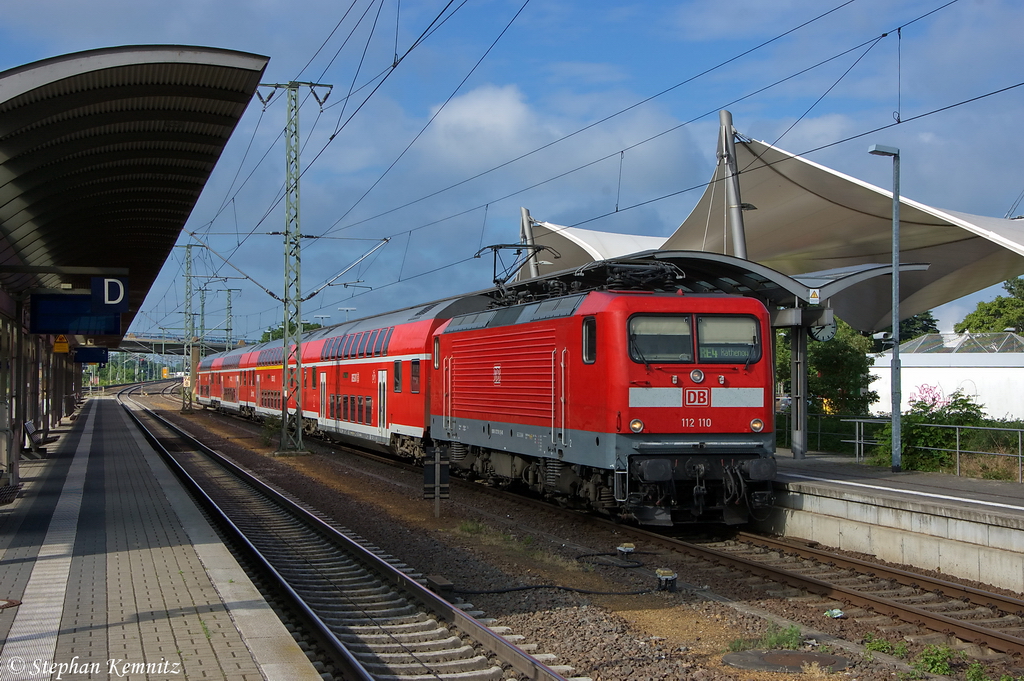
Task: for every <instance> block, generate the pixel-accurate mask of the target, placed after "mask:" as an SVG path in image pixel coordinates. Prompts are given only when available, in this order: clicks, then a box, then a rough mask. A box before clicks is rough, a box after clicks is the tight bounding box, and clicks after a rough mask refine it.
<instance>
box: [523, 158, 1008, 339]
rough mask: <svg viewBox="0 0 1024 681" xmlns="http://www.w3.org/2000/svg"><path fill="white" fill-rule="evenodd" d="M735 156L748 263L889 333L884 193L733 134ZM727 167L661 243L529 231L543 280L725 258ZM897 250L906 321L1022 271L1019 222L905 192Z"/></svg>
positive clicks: (888, 207)
mask: <svg viewBox="0 0 1024 681" xmlns="http://www.w3.org/2000/svg"><path fill="white" fill-rule="evenodd" d="M736 156H737V167H738V168H739V172H740V174H739V180H740V195H741V201H742V203H743V204H747V207H748V209H747V210H745V211H744V213H743V216H744V224H745V231H746V242H747V243H746V249H747V258H748V259H749V260H750V261H751V262H752V263H757V264H759V265H761V266H764V267H765V268H768V269H770V270H771V271H775V272H778V273H780V274H783V275H786V276H787V277H789V278H792V279H794V280H797V281H799V282H801V283H802V284H804V285H806V286H807V287H808V288H809V289H817V288H820V290H821V291H822V299H821V303H822V304H827V305H828V306H830V307H832V308H833V310H834V311H835V314H836V315H837V316H838V317H840V318H841V319H843V320H844V321H846V322H847V323H849V324H850V325H851V326H853V327H854V328H856V329H858V330H860V331H865V332H873V331H878V330H880V329H885V328H888V327H889V326H890V325H891V316H892V280H891V278H890V276H888V275H886V276H877V273H878V272H879V271H882V270H884V269H885V267H886V265H887V264H891V257H892V255H891V254H892V250H891V249H892V193H891V192H890V191H888V190H885V189H882V188H880V187H876V186H874V185H871V184H868V183H866V182H862V181H860V180H857V179H856V178H853V177H850V176H848V175H844V174H842V173H839V172H837V171H835V170H832V169H830V168H826V167H825V166H822V165H819V164H817V163H814V162H812V161H809V160H807V159H805V158H802V157H800V156H796V155H793V154H790V153H788V152H786V151H783V150H782V149H779V148H777V147H774V146H772V145H770V144H766V143H764V142H758V141H754V140H747V139H741V140H739V141H737V142H736ZM726 172H727V171H726V167H725V165H724V164H720V165H719V166H718V168H717V169H716V171H715V174H714V176H713V177H712V181H711V182H710V183H709V184H708V187H707V189H706V190H705V192H704V195H703V196H702V197H701V199H700V201H698V203H697V206H696V207H695V208H694V209H693V211H692V212H691V213H690V215H689V216H688V217H687V218H686V220H684V221H683V223H682V224H681V225H680V226H679V228H678V229H677V230H676V231H675V233H674V234H672V235H671V236H669V237H668V238H658V237H642V236H629V235H620V234H615V235H611V234H608V233H602V232H594V231H592V230H585V229H578V228H573V227H564V226H560V225H555V224H552V223H543V222H542V223H539V224H535V226H534V236H535V241H536V243H538V244H543V245H546V246H550V247H552V248H554V249H555V250H556V251H558V252H559V253H560V254H561V255H562V257H561V258H560V259H558V260H552V259H551V258H550V257H549V256H548V255H547V254H542V256H541V257H542V258H543V259H544V260H545V261H548V264H542V265H541V270H540V271H541V274H542V275H543V274H545V273H547V272H551V271H555V270H561V269H566V268H573V267H580V266H582V265H583V264H585V263H587V262H591V261H593V260H598V259H601V258H605V259H608V258H623V257H628V256H630V255H632V254H640V253H641V252H643V251H647V250H648V249H650V248H652V247H653V248H656V249H658V250H662V251H671V252H683V253H686V252H690V253H719V254H728V253H729V252H730V251H732V249H731V248H730V247H729V227H728V223H727V212H728V210H727V206H726V191H725V186H724V179H725V177H726ZM652 244H654V245H653V246H652ZM900 244H901V245H900V261H901V263H904V264H912V265H911V266H910V267H906V268H902V267H901V274H900V313H901V317H902V318H904V319H905V318H908V317H911V316H913V315H915V314H918V313H921V312H925V311H927V310H931V309H933V308H935V307H938V306H939V305H942V304H944V303H948V302H950V301H953V300H956V299H957V298H961V297H963V296H965V295H968V294H970V293H974V292H975V291H979V290H981V289H984V288H987V287H989V286H992V285H994V284H998V283H1000V282H1002V281H1005V280H1006V279H1012V278H1013V277H1016V276H1018V275H1020V274H1022V273H1024V221H1022V220H1008V219H1001V218H991V217H982V216H977V215H969V214H966V213H961V212H958V211H952V210H944V209H939V208H933V207H931V206H926V205H924V204H921V203H918V202H916V201H913V200H911V199H908V198H905V197H902V196H901V197H900ZM925 265H927V267H925ZM872 270H873V271H874V272H875V273H876V275H874V276H871V275H870V272H871V271H872ZM887 272H891V267H889V269H888V270H887ZM842 280H845V283H844V284H841V285H840V283H839V282H840V281H842ZM830 287H831V288H830Z"/></svg>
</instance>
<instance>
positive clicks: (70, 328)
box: [29, 293, 121, 336]
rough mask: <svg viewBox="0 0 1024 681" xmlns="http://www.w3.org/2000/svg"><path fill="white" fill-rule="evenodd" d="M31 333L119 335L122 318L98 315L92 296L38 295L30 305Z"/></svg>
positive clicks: (118, 314) (32, 299) (117, 314)
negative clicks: (94, 309) (94, 311)
mask: <svg viewBox="0 0 1024 681" xmlns="http://www.w3.org/2000/svg"><path fill="white" fill-rule="evenodd" d="M29 310H30V319H29V333H40V334H58V333H62V334H67V335H91V336H100V335H108V336H115V335H118V334H120V333H121V315H120V313H117V312H114V313H111V314H94V313H93V311H92V310H93V307H92V296H87V295H86V296H80V295H62V294H58V293H54V294H49V293H35V294H32V296H31V301H30V304H29Z"/></svg>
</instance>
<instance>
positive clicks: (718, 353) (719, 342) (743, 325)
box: [697, 315, 761, 364]
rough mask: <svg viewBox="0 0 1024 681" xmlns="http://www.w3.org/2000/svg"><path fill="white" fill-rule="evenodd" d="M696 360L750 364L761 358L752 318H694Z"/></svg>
mask: <svg viewBox="0 0 1024 681" xmlns="http://www.w3.org/2000/svg"><path fill="white" fill-rule="evenodd" d="M697 347H698V348H699V352H698V357H699V358H700V361H702V362H719V363H729V364H740V363H742V364H750V363H751V362H756V361H757V360H759V359H760V358H761V344H760V342H759V341H758V337H757V320H756V319H754V318H753V317H727V316H725V315H708V316H704V317H697Z"/></svg>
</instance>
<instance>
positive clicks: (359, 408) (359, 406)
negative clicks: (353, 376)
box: [355, 395, 363, 423]
mask: <svg viewBox="0 0 1024 681" xmlns="http://www.w3.org/2000/svg"><path fill="white" fill-rule="evenodd" d="M355 399H356V423H362V422H363V397H362V395H360V396H359V397H357V398H355Z"/></svg>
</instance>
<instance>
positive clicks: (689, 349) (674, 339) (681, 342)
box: [627, 315, 693, 363]
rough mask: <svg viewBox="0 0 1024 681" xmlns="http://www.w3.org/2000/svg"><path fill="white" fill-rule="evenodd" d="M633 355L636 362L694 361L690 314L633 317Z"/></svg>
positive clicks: (631, 335) (630, 346)
mask: <svg viewBox="0 0 1024 681" xmlns="http://www.w3.org/2000/svg"><path fill="white" fill-rule="evenodd" d="M627 340H628V342H629V356H630V358H632V360H633V361H634V362H642V363H650V362H692V361H693V335H692V334H691V330H690V316H689V315H637V316H635V317H631V318H630V320H629V337H628V339H627Z"/></svg>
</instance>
